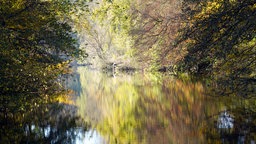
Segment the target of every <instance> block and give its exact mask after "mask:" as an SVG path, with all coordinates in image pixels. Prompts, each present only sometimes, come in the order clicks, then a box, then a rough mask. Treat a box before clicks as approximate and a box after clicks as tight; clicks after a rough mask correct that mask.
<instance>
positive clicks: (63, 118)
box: [0, 103, 88, 144]
mask: <svg viewBox="0 0 256 144" xmlns="http://www.w3.org/2000/svg"><path fill="white" fill-rule="evenodd" d="M75 111H76V108H75V107H74V106H72V105H67V104H57V103H56V104H51V105H41V106H39V107H35V108H34V109H33V110H31V111H29V112H26V113H22V114H21V113H13V114H9V116H8V117H5V118H4V117H2V116H1V130H0V138H1V143H7V144H8V143H75V142H76V141H78V140H79V139H82V136H83V134H84V133H85V132H86V130H87V127H88V125H87V124H86V123H84V121H83V120H82V119H81V118H80V117H78V116H76V115H74V112H75Z"/></svg>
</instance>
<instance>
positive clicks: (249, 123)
mask: <svg viewBox="0 0 256 144" xmlns="http://www.w3.org/2000/svg"><path fill="white" fill-rule="evenodd" d="M255 92H256V81H255V79H246V78H236V79H235V80H234V78H219V79H217V80H214V81H212V82H211V83H210V86H209V88H208V95H210V96H213V98H214V100H215V101H219V103H223V104H222V105H224V106H225V109H226V110H225V111H219V112H218V113H217V114H216V115H212V117H210V118H209V119H207V122H208V125H207V127H206V131H205V133H206V136H207V138H208V139H209V140H210V141H214V142H216V141H221V142H223V143H255V142H256V141H255V140H256V105H255V102H256V94H255ZM225 113H226V114H225ZM224 115H225V120H226V123H225V126H224V125H219V124H220V123H218V122H219V121H218V120H220V119H221V117H222V118H223V116H224ZM222 120H223V119H222ZM216 122H217V124H216ZM231 122H232V123H231ZM214 124H215V125H214Z"/></svg>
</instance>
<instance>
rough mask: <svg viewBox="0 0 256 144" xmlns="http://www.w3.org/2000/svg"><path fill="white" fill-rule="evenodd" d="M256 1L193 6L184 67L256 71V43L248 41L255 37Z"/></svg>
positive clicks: (233, 72) (185, 36) (186, 31)
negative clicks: (255, 60) (255, 6)
mask: <svg viewBox="0 0 256 144" xmlns="http://www.w3.org/2000/svg"><path fill="white" fill-rule="evenodd" d="M254 5H255V1H253V0H251V1H244V2H241V1H236V0H233V1H223V0H214V1H208V2H202V3H200V4H199V5H198V6H197V7H196V8H195V9H193V10H191V15H187V17H188V19H187V20H188V23H187V25H186V26H185V28H184V29H183V33H182V35H181V41H183V42H185V43H187V42H189V43H187V44H186V47H187V48H188V54H187V56H186V57H185V59H184V61H183V62H184V65H182V66H181V67H183V68H184V67H186V69H187V71H191V72H194V73H205V74H206V73H208V74H209V73H211V72H213V71H214V72H215V74H217V73H218V74H223V72H225V73H226V74H225V75H233V76H250V75H253V73H255V72H254V70H253V69H255V65H254V63H255V62H254V60H253V59H255V52H254V51H255V50H254V49H255V45H247V43H249V42H250V41H253V39H254V38H255V21H254V20H253V19H255V8H253V7H254ZM188 40H189V41H188ZM251 44H252V43H251ZM242 45H243V46H242ZM245 45H247V46H245ZM239 61H240V62H241V61H242V62H241V63H239ZM246 61H247V62H246ZM231 63H232V64H231Z"/></svg>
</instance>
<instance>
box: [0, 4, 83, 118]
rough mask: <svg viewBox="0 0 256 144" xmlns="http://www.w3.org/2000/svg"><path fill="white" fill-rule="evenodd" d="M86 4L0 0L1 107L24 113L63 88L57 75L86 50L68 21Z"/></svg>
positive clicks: (9, 111)
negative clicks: (73, 13) (83, 49)
mask: <svg viewBox="0 0 256 144" xmlns="http://www.w3.org/2000/svg"><path fill="white" fill-rule="evenodd" d="M84 5H85V4H84ZM84 5H82V1H74V2H71V1H69V0H65V1H62V0H61V1H60V0H51V1H41V0H33V1H31V0H10V1H0V22H1V24H2V26H1V27H0V37H1V39H0V63H1V64H0V83H1V85H0V99H1V105H0V107H1V108H2V109H4V110H6V111H5V112H7V113H13V114H14V113H17V111H16V110H18V112H24V111H27V110H30V109H32V108H33V107H35V105H34V102H36V103H37V105H40V104H42V103H47V102H49V101H51V100H52V99H53V98H54V96H58V95H59V94H62V93H63V87H62V86H61V85H59V83H58V81H57V79H58V78H59V76H60V75H61V74H63V73H67V72H68V70H67V69H68V68H67V63H68V62H69V60H70V59H72V58H75V57H79V56H84V55H85V53H84V52H83V51H82V50H80V49H79V45H78V42H77V37H76V33H75V32H74V31H73V29H72V27H71V26H70V22H71V14H70V13H71V12H72V11H73V12H76V11H75V9H79V7H81V6H84ZM75 7H76V8H75ZM1 116H2V115H1Z"/></svg>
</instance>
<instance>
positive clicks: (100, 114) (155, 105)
mask: <svg viewBox="0 0 256 144" xmlns="http://www.w3.org/2000/svg"><path fill="white" fill-rule="evenodd" d="M66 79H67V81H63V84H64V85H67V87H69V88H71V89H73V90H74V91H75V94H74V95H75V96H76V98H75V99H74V101H75V104H65V103H53V104H43V105H40V106H38V105H35V106H33V109H31V110H29V111H26V112H23V113H15V112H13V113H9V114H8V115H4V114H3V113H1V114H0V118H1V119H0V122H1V123H0V126H1V129H0V140H1V143H92V144H102V143H107V144H108V143H109V144H113V143H117V144H123V143H125V144H129V143H131V144H143V143H145V144H155V143H158V144H169V143H181V144H183V143H195V144H196V143H255V139H256V97H255V90H256V89H255V80H252V79H236V80H232V79H227V78H225V79H224V78H223V79H217V80H201V81H198V80H192V79H191V78H189V77H185V78H176V77H171V76H168V75H165V74H161V73H157V74H149V73H136V72H134V73H132V74H125V73H116V74H115V76H112V75H110V74H108V73H102V72H100V71H96V70H89V69H88V68H86V67H78V68H77V73H75V74H74V76H73V77H72V78H70V77H67V78H66ZM3 105H4V104H1V107H2V106H3Z"/></svg>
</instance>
